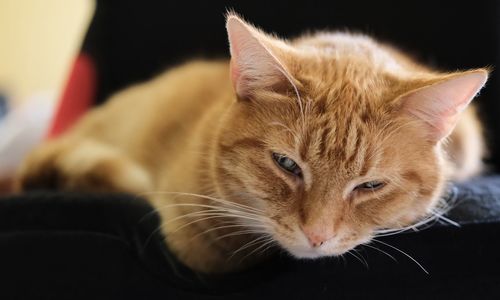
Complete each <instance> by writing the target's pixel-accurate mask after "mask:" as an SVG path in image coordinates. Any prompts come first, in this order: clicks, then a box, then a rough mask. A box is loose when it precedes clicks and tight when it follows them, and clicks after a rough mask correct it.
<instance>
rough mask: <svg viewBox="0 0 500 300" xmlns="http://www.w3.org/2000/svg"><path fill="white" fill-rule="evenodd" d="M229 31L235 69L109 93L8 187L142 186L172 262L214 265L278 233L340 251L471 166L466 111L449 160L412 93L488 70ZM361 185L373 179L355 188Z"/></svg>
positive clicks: (324, 37) (199, 67)
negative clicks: (447, 70) (437, 66)
mask: <svg viewBox="0 0 500 300" xmlns="http://www.w3.org/2000/svg"><path fill="white" fill-rule="evenodd" d="M228 31H229V36H230V42H231V47H232V48H231V50H232V51H231V52H232V56H233V61H232V62H231V66H230V64H229V62H226V61H217V62H205V61H196V62H191V63H188V64H185V65H183V66H180V67H177V68H174V69H172V70H169V71H167V72H166V73H165V74H162V75H160V76H158V77H157V78H155V79H153V80H151V81H149V82H146V83H142V84H138V85H135V86H132V87H129V88H127V89H126V90H124V91H122V92H119V93H118V94H116V95H115V96H113V97H112V99H110V100H109V101H108V102H107V103H106V104H104V105H103V106H102V107H99V108H97V109H95V110H93V111H92V112H90V113H89V114H88V115H86V116H85V117H84V118H83V119H82V120H81V121H80V122H79V123H78V124H77V125H76V126H75V127H74V128H73V129H72V130H70V131H69V132H68V133H67V134H65V135H63V136H62V137H60V138H58V139H56V140H54V141H50V142H48V143H47V144H46V145H44V146H42V147H40V148H39V149H37V150H36V151H35V152H34V153H33V154H32V155H31V156H30V157H29V158H28V159H27V161H26V163H25V164H24V166H23V168H22V169H21V171H20V176H19V181H18V183H19V187H20V188H22V189H32V188H39V187H58V188H63V189H69V190H97V191H125V192H131V193H135V194H139V195H142V196H144V197H146V198H147V199H149V200H151V201H152V203H153V204H154V205H155V206H156V208H157V209H158V212H159V213H160V215H161V216H162V218H163V227H162V229H163V232H164V234H165V236H166V239H167V243H168V245H169V247H170V248H171V249H172V250H173V251H174V252H175V253H176V254H177V255H178V256H179V258H180V259H181V261H183V262H184V263H186V264H187V265H189V266H191V267H193V268H195V269H197V270H200V271H205V272H221V271H228V270H235V269H238V268H241V267H243V266H245V265H246V264H249V263H253V262H255V260H256V258H257V257H258V255H257V253H259V252H261V251H264V250H265V249H266V248H267V247H268V246H271V245H275V244H278V245H281V246H282V247H284V248H285V249H286V250H288V251H290V252H291V253H292V254H294V255H295V256H297V257H317V256H323V255H335V254H341V253H343V252H345V251H347V250H349V249H351V248H352V247H354V246H356V245H357V244H360V243H365V242H368V241H369V239H370V238H371V237H372V236H373V235H374V234H376V232H377V230H379V229H385V228H400V227H402V226H405V225H408V224H411V223H412V222H416V221H418V220H419V219H420V218H423V217H425V216H426V215H427V214H429V213H430V212H431V211H432V209H433V208H434V207H435V205H436V203H437V201H438V197H439V195H440V194H441V192H442V189H443V185H444V182H445V180H447V179H450V178H458V179H464V178H467V177H469V176H471V175H473V174H475V173H477V172H479V171H480V167H481V156H482V153H483V140H482V136H481V127H480V125H479V122H478V120H477V117H476V115H475V113H474V111H473V110H471V109H467V110H466V111H465V113H464V114H462V118H461V119H460V121H459V123H458V126H456V127H455V130H454V131H453V133H452V134H451V139H450V141H449V143H448V144H447V146H446V147H447V149H448V151H447V152H448V153H449V154H450V155H451V156H452V159H449V158H448V155H447V154H446V153H445V151H444V150H443V149H442V148H443V147H442V144H443V142H442V141H443V139H444V138H446V136H448V134H449V133H450V131H451V129H453V126H454V125H455V124H451V125H449V126H448V123H452V122H453V121H454V120H451V121H449V122H448V123H446V124H444V123H443V124H441V123H439V122H438V121H434V120H433V119H425V118H426V117H422V115H421V114H420V113H421V112H422V111H423V110H425V109H421V108H419V107H417V109H415V107H414V106H412V105H414V104H413V102H414V100H413V98H415V95H417V96H422V95H421V94H422V93H427V92H428V94H425V95H424V96H425V97H428V96H429V95H430V94H432V93H434V90H433V89H435V88H434V87H437V89H441V86H442V85H446V84H448V82H452V83H453V82H455V81H457V80H462V78H465V79H464V80H465V81H464V82H465V83H464V84H463V85H466V84H469V85H471V86H472V87H470V88H469V89H468V90H467V91H464V92H463V93H462V94H467V93H468V95H466V96H464V97H467V99H465V98H464V99H465V100H463V101H462V102H461V103H462V104H463V103H464V101H466V102H467V103H466V104H468V101H470V100H471V99H472V97H473V96H474V95H475V93H476V92H477V90H479V88H480V86H482V84H484V81H485V80H486V72H485V71H484V70H478V71H470V72H464V73H460V74H458V73H457V74H458V75H457V74H442V73H437V72H434V71H431V70H429V69H427V68H425V67H423V66H420V65H419V64H416V63H414V62H413V61H411V60H410V59H409V58H407V57H406V56H405V55H403V54H402V53H400V52H398V51H396V50H394V49H392V48H390V47H387V46H385V45H382V44H378V43H376V42H374V41H373V40H371V39H369V38H367V37H364V36H360V35H351V34H344V33H338V34H331V33H321V34H317V35H313V36H307V37H301V38H299V39H297V40H294V41H292V42H289V43H285V42H282V41H280V40H276V39H274V38H272V37H269V36H266V35H264V34H263V33H261V32H259V31H257V30H255V29H254V28H252V27H250V26H249V25H247V24H245V23H243V22H242V21H241V20H239V19H238V18H237V17H235V16H230V17H229V21H228ZM455 78H457V79H455ZM469 81H470V82H472V83H469ZM442 82H444V83H443V84H442ZM477 82H479V83H477ZM428 87H431V89H429V88H428ZM454 89H455V90H457V88H456V87H454ZM235 90H236V94H235ZM458 90H460V88H458ZM471 91H472V92H471ZM429 93H430V94H429ZM445 93H446V91H445V90H444V88H443V90H439V93H437V94H439V96H441V95H443V94H445ZM471 93H472V94H471ZM437 94H436V95H437ZM398 99H403V100H398ZM397 101H405V102H404V104H401V105H399V104H395V103H396V102H397ZM457 101H458V100H457ZM462 104H460V105H462ZM463 108H464V106H463V105H462V106H460V109H459V108H458V106H457V105H455V107H454V108H453V107H451V106H450V107H447V108H446V110H444V109H439V110H437V111H435V112H437V113H439V112H443V111H446V112H447V113H446V114H447V116H448V115H449V113H448V112H455V114H456V115H458V113H459V111H460V110H461V109H463ZM426 116H427V114H426ZM430 116H431V117H432V116H434V113H433V114H430ZM451 117H452V118H455V119H456V118H458V117H455V115H452V116H451ZM442 118H443V117H440V120H441V119H442ZM424 119H425V120H424ZM422 120H424V121H422ZM432 122H434V123H432ZM428 123H429V124H430V123H432V124H431V125H432V126H429V127H427V125H428ZM447 126H448V127H447ZM450 126H451V127H450ZM450 128H451V129H450ZM273 153H274V154H276V153H278V155H277V156H275V155H274V154H273ZM285 155H286V157H290V158H292V159H293V161H292V162H295V163H297V164H296V165H295V167H297V165H298V166H300V168H298V167H297V168H295V169H294V170H297V173H296V174H291V173H287V172H284V171H283V170H280V165H278V160H279V161H280V162H281V163H284V164H285V165H286V166H293V164H291V163H290V160H288V161H287V160H284V158H283V157H285ZM276 157H278V158H279V159H278V160H276V159H275V161H273V158H276ZM281 168H283V166H281ZM377 172H378V173H377ZM359 178H363V180H361V181H360V179H359ZM366 181H368V182H369V183H370V184H372V185H370V187H373V186H375V185H376V184H374V183H373V182H375V183H379V181H383V186H382V187H380V191H378V189H379V188H378V187H377V188H375V187H373V188H370V190H369V191H368V192H365V190H366V186H364V185H362V184H363V182H366ZM359 186H361V188H359V189H358V187H359ZM377 193H378V194H377ZM188 194H197V195H202V196H194V195H188ZM372 194H373V195H374V196H373V197H372V196H371V195H372ZM203 195H204V196H203ZM205 196H206V197H205ZM212 197H213V198H212ZM408 199H409V200H408ZM226 201H227V202H226ZM188 214H189V215H188ZM344 232H345V233H344ZM337 237H338V239H337ZM252 241H254V242H252ZM247 255H249V256H250V257H246V256H247Z"/></svg>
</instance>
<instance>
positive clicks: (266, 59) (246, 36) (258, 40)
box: [226, 13, 292, 99]
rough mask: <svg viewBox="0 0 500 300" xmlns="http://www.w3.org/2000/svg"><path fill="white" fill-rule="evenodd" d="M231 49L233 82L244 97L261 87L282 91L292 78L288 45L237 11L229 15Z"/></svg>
mask: <svg viewBox="0 0 500 300" xmlns="http://www.w3.org/2000/svg"><path fill="white" fill-rule="evenodd" d="M226 27H227V33H228V39H229V47H230V52H231V81H232V83H233V86H234V90H235V91H236V94H237V95H238V98H240V99H246V98H251V97H252V95H253V94H254V93H255V92H256V91H257V90H259V89H273V90H280V89H281V88H282V87H283V86H286V85H287V81H292V77H291V75H290V73H289V71H288V70H287V67H286V65H285V64H284V62H283V58H282V55H283V54H284V53H285V52H286V51H287V50H286V48H287V47H288V46H287V45H286V44H285V43H284V42H283V41H281V40H279V39H277V38H274V37H271V36H269V35H267V34H265V33H263V32H262V31H260V30H258V29H257V28H255V27H253V26H252V25H250V24H248V23H246V22H245V21H243V20H242V19H241V18H240V17H238V16H237V15H236V14H234V13H230V14H229V15H228V16H227V22H226Z"/></svg>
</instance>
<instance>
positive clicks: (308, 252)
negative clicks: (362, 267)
mask: <svg viewBox="0 0 500 300" xmlns="http://www.w3.org/2000/svg"><path fill="white" fill-rule="evenodd" d="M352 248H354V247H336V248H333V249H332V248H327V249H325V248H321V247H320V248H312V247H311V248H307V249H305V248H300V249H298V248H295V249H287V251H288V252H289V253H290V254H291V255H293V256H294V257H295V258H299V259H315V258H320V257H328V256H338V255H342V254H344V253H346V252H347V251H349V250H351V249H352Z"/></svg>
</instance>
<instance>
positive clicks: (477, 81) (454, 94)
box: [402, 69, 488, 142]
mask: <svg viewBox="0 0 500 300" xmlns="http://www.w3.org/2000/svg"><path fill="white" fill-rule="evenodd" d="M487 79H488V72H487V71H486V70H483V69H479V70H474V71H469V72H464V73H460V74H457V75H450V76H448V77H447V78H445V79H443V80H440V81H438V82H437V83H434V84H431V85H428V86H425V87H423V88H420V89H417V90H416V91H412V92H410V93H408V94H406V95H404V96H403V97H402V101H403V109H404V111H406V112H407V113H409V114H410V115H412V116H414V117H416V118H418V119H420V120H422V121H424V122H425V123H427V124H428V125H430V126H429V138H430V139H431V140H433V141H436V142H437V141H439V140H441V139H443V138H445V137H447V136H448V135H449V134H450V133H451V132H452V130H453V128H455V125H456V124H457V122H458V119H459V117H460V114H461V112H462V111H463V110H464V109H465V108H466V107H467V105H469V103H470V102H471V100H472V99H474V97H475V96H476V95H477V93H478V92H479V90H481V88H482V87H483V86H484V84H485V83H486V80H487Z"/></svg>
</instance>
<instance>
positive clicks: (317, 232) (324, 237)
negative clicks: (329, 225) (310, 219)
mask: <svg viewBox="0 0 500 300" xmlns="http://www.w3.org/2000/svg"><path fill="white" fill-rule="evenodd" d="M302 231H304V234H305V235H306V237H307V239H308V240H309V244H311V246H312V247H315V248H316V247H319V246H321V245H323V244H324V243H325V242H326V241H328V240H329V239H332V238H333V237H334V236H335V234H334V233H333V232H332V231H330V230H327V229H326V228H315V227H310V226H304V227H302Z"/></svg>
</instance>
